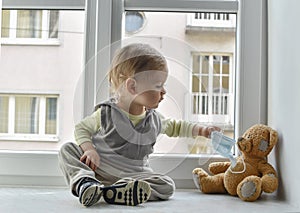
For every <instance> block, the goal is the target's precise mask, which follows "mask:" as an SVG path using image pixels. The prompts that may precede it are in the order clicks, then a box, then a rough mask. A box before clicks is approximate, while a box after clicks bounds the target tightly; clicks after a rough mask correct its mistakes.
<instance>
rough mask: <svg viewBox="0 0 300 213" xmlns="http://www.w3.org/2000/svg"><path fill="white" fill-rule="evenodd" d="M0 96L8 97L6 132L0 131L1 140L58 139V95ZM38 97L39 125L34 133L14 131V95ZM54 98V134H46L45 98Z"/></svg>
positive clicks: (47, 140)
mask: <svg viewBox="0 0 300 213" xmlns="http://www.w3.org/2000/svg"><path fill="white" fill-rule="evenodd" d="M0 96H6V97H8V100H9V101H8V102H9V103H8V132H7V133H0V142H1V141H36V142H58V141H59V137H58V135H59V122H58V121H59V109H58V106H59V96H58V95H47V94H43V95H41V94H16V93H14V94H2V93H1V94H0ZM19 96H23V97H38V98H39V117H38V119H39V126H38V133H36V134H29V133H28V134H22V133H16V132H15V99H16V97H19ZM47 98H56V99H57V109H56V118H57V120H56V134H46V132H45V130H46V99H47Z"/></svg>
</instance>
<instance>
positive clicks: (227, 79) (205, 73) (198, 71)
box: [191, 53, 234, 129]
mask: <svg viewBox="0 0 300 213" xmlns="http://www.w3.org/2000/svg"><path fill="white" fill-rule="evenodd" d="M192 61H193V62H192V63H193V68H192V85H191V86H192V103H191V104H192V108H191V111H192V112H191V113H192V120H194V121H202V122H203V123H216V124H219V125H221V126H223V127H226V129H232V128H233V126H234V120H233V118H234V107H233V106H234V81H233V79H234V78H233V77H234V69H233V66H232V61H233V60H232V54H227V55H225V54H223V55H216V54H207V53H203V54H201V53H193V56H192Z"/></svg>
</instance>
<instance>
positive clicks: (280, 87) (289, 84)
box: [268, 0, 300, 207]
mask: <svg viewBox="0 0 300 213" xmlns="http://www.w3.org/2000/svg"><path fill="white" fill-rule="evenodd" d="M268 7H269V32H268V37H269V94H268V95H269V106H268V118H269V119H268V120H269V125H270V126H272V127H274V128H275V129H277V130H278V132H279V135H280V140H279V144H278V145H277V147H276V150H275V153H276V164H277V171H278V173H279V175H280V177H281V178H280V188H279V190H278V194H279V197H280V198H282V199H284V200H287V201H288V202H289V203H291V204H293V205H297V206H298V207H299V206H300V205H299V204H300V193H299V191H300V170H299V169H298V168H299V165H298V164H299V162H300V157H299V156H300V155H299V150H300V139H299V135H298V134H299V121H300V96H299V92H300V82H299V80H300V63H299V49H300V42H299V38H300V28H299V23H298V21H299V8H300V1H299V0H276V1H274V0H269V1H268Z"/></svg>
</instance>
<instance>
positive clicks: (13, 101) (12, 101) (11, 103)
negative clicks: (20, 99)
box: [8, 96, 16, 135]
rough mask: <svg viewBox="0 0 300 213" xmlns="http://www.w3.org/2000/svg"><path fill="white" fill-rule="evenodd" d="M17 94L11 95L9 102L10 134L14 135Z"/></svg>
mask: <svg viewBox="0 0 300 213" xmlns="http://www.w3.org/2000/svg"><path fill="white" fill-rule="evenodd" d="M15 106H16V99H15V96H9V102H8V134H10V135H12V134H14V133H15V111H16V110H15Z"/></svg>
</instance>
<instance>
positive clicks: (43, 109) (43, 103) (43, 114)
mask: <svg viewBox="0 0 300 213" xmlns="http://www.w3.org/2000/svg"><path fill="white" fill-rule="evenodd" d="M39 111H40V113H39V134H40V135H45V127H46V97H44V96H42V97H40V109H39Z"/></svg>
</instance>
